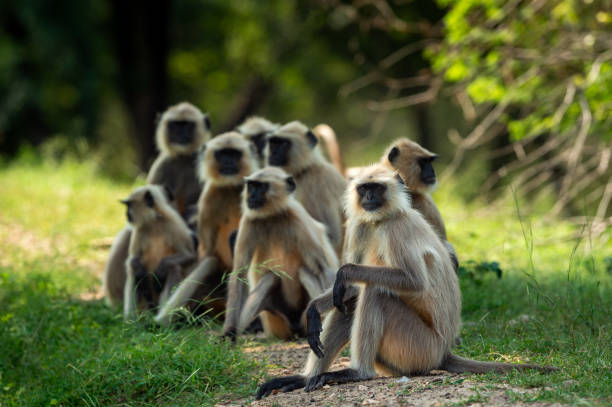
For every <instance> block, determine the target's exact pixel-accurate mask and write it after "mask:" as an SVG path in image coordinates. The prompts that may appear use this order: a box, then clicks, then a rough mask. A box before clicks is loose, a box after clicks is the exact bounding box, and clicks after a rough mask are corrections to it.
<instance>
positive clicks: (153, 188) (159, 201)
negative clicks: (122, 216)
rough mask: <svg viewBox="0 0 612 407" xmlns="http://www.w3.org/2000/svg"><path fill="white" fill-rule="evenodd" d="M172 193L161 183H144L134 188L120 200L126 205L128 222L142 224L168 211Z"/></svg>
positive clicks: (135, 224) (134, 224) (136, 224)
mask: <svg viewBox="0 0 612 407" xmlns="http://www.w3.org/2000/svg"><path fill="white" fill-rule="evenodd" d="M172 199H173V197H172V193H171V192H170V190H169V189H168V188H166V187H163V186H161V185H145V186H143V187H139V188H136V189H135V190H134V191H132V193H131V194H130V195H129V196H128V197H127V198H125V199H122V200H120V201H119V202H121V203H122V204H124V205H125V206H126V216H127V220H128V223H130V224H131V225H133V226H142V225H145V224H147V223H150V222H153V221H155V220H156V219H158V218H159V217H160V216H161V215H162V214H163V213H164V212H166V211H168V208H169V206H170V202H171V201H172Z"/></svg>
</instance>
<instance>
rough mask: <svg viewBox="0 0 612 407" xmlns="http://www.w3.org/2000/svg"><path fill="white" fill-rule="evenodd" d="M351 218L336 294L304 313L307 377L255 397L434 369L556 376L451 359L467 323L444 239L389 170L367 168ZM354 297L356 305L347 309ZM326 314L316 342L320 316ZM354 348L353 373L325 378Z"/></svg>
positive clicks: (267, 386)
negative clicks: (308, 348) (346, 350)
mask: <svg viewBox="0 0 612 407" xmlns="http://www.w3.org/2000/svg"><path fill="white" fill-rule="evenodd" d="M346 211H347V228H346V239H345V256H346V259H347V264H345V265H344V266H342V267H341V268H340V270H338V273H337V275H336V281H335V283H334V286H333V289H332V290H331V291H330V292H328V293H325V294H323V295H322V296H321V297H318V298H317V299H315V300H313V302H312V303H311V305H310V306H309V308H308V311H307V313H308V333H309V343H311V344H312V345H314V346H313V351H312V352H310V354H309V356H308V361H307V363H306V368H305V371H304V372H303V373H302V374H301V375H296V376H289V377H281V378H276V379H272V380H270V381H268V382H267V383H264V384H263V385H261V386H260V388H259V390H258V392H257V398H261V397H263V396H266V395H268V394H270V393H271V392H272V391H273V390H281V391H290V390H294V389H297V388H301V387H305V389H306V391H311V390H315V389H319V388H321V387H322V386H324V385H325V384H327V383H344V382H351V381H359V380H366V379H370V378H373V377H375V375H376V372H377V371H379V372H381V373H385V374H390V375H394V376H401V375H405V376H410V375H415V374H424V373H427V372H429V371H430V370H432V369H443V370H447V371H450V372H455V373H462V372H472V373H483V372H489V371H494V372H506V371H509V370H511V369H537V370H553V369H554V368H550V367H545V366H539V365H526V364H522V365H513V364H507V363H492V362H478V361H474V360H470V359H465V358H462V357H459V356H456V355H454V354H452V353H451V350H450V349H451V346H452V345H453V343H454V341H455V338H456V337H457V333H458V330H459V326H460V322H461V294H460V291H459V284H458V281H457V276H456V274H455V272H454V269H453V266H452V264H451V260H450V258H449V257H448V255H447V252H446V248H445V247H444V246H443V244H442V242H441V240H440V239H439V237H438V236H437V235H436V233H435V232H434V230H433V229H432V227H431V225H429V223H428V222H427V221H425V219H424V218H423V216H422V215H421V214H420V213H419V212H417V211H416V210H414V209H412V208H411V206H410V197H409V195H408V194H407V193H406V191H405V187H404V185H403V183H401V182H400V180H399V179H398V178H397V177H395V176H394V173H392V172H391V171H390V170H389V169H387V168H385V167H384V166H380V165H377V166H373V167H366V168H365V169H363V171H362V172H361V173H360V175H359V176H358V177H357V178H356V179H354V180H353V181H352V182H351V184H350V185H349V187H348V189H347V195H346ZM355 291H357V292H358V297H357V302H356V304H355V303H353V302H349V303H348V304H347V303H346V302H345V299H346V298H349V299H352V298H354V296H353V293H354V292H355ZM347 308H348V309H347ZM353 308H354V312H352V313H349V312H347V311H349V310H350V309H353ZM327 311H329V313H328V315H327V317H326V318H325V321H324V323H323V327H322V336H321V339H319V332H320V330H321V325H320V319H319V315H320V313H324V312H327ZM348 331H350V336H348V335H347V332H348ZM349 340H350V347H351V362H350V368H348V369H343V370H339V371H335V372H328V369H329V367H330V365H331V363H332V361H333V360H334V359H335V357H336V356H337V355H338V353H339V352H340V350H341V349H342V348H343V347H344V346H345V345H346V343H347V342H348V341H349Z"/></svg>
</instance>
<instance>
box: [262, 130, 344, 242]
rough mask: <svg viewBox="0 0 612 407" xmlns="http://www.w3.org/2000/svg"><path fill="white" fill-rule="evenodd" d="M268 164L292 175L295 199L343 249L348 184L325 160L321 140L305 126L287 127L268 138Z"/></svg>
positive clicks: (331, 239) (266, 150)
mask: <svg viewBox="0 0 612 407" xmlns="http://www.w3.org/2000/svg"><path fill="white" fill-rule="evenodd" d="M267 141H268V142H267V144H266V147H265V150H264V151H265V156H266V163H267V164H268V165H271V166H274V167H281V168H282V169H283V170H285V172H287V173H288V174H290V175H292V176H293V178H294V179H295V182H296V184H297V185H298V188H297V189H296V191H295V198H296V199H297V200H298V201H299V202H300V203H301V204H302V205H303V206H304V208H305V209H306V210H307V211H308V213H310V215H311V216H312V217H313V218H315V219H316V220H318V221H319V222H322V223H323V224H324V225H325V226H326V227H327V234H328V236H329V238H330V241H331V243H332V245H333V246H334V247H335V248H336V249H339V248H340V247H341V246H342V222H343V220H342V193H343V192H344V189H345V187H346V180H345V179H344V177H343V176H342V174H340V173H339V172H338V170H336V168H334V166H333V165H331V164H330V163H329V162H327V161H326V160H325V158H323V155H322V154H321V152H320V151H319V149H318V148H317V143H318V138H317V136H315V134H314V133H313V132H312V131H311V130H310V129H308V127H306V126H305V125H304V124H303V123H301V122H299V121H293V122H290V123H287V124H285V125H284V126H282V127H281V128H279V129H278V130H276V131H275V132H274V133H272V135H271V136H269V137H268V140H267Z"/></svg>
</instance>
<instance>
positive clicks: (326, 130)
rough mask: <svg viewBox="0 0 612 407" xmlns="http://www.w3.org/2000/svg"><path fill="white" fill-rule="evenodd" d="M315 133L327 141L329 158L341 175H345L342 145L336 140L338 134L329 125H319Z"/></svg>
mask: <svg viewBox="0 0 612 407" xmlns="http://www.w3.org/2000/svg"><path fill="white" fill-rule="evenodd" d="M314 132H315V133H316V134H317V135H318V136H319V137H321V138H322V139H323V141H325V145H326V146H327V151H328V152H329V158H330V159H331V162H332V163H333V164H334V167H336V169H337V170H338V171H340V174H342V175H344V164H343V162H342V154H341V153H340V145H339V144H338V139H337V138H336V132H335V131H334V129H332V128H331V127H330V126H328V125H327V124H318V125H317V126H316V127H315V128H314Z"/></svg>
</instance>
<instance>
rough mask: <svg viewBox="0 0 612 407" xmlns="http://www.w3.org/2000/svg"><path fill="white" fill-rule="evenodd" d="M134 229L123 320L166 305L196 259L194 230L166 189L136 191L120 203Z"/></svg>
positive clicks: (153, 188) (137, 189) (127, 266)
mask: <svg viewBox="0 0 612 407" xmlns="http://www.w3.org/2000/svg"><path fill="white" fill-rule="evenodd" d="M121 202H122V203H123V204H125V205H126V207H127V211H126V214H127V219H128V222H129V223H130V225H131V226H132V237H131V239H130V248H129V257H128V259H127V261H126V266H125V267H126V270H127V276H126V282H125V292H124V301H123V305H124V308H123V310H124V317H125V318H126V319H128V318H132V317H133V316H134V315H135V313H136V310H137V309H139V310H142V309H150V308H154V307H156V306H157V305H159V304H160V303H162V304H163V303H164V302H165V301H166V300H167V299H168V297H169V296H170V290H171V289H172V288H173V287H174V286H176V285H177V284H178V283H179V282H180V281H181V280H182V279H183V278H184V276H185V275H186V270H187V269H188V268H189V266H191V265H192V264H193V263H194V262H195V260H196V247H195V245H194V240H193V238H192V234H191V231H190V230H189V228H188V227H187V225H186V224H185V221H184V220H183V219H182V218H181V216H180V215H179V214H178V212H177V211H176V210H175V209H174V208H173V207H172V205H170V203H169V201H168V200H167V198H166V196H165V195H164V188H163V187H161V186H158V185H147V186H144V187H140V188H136V189H135V190H134V191H133V192H132V193H131V194H130V196H128V197H127V198H126V199H124V200H122V201H121Z"/></svg>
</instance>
